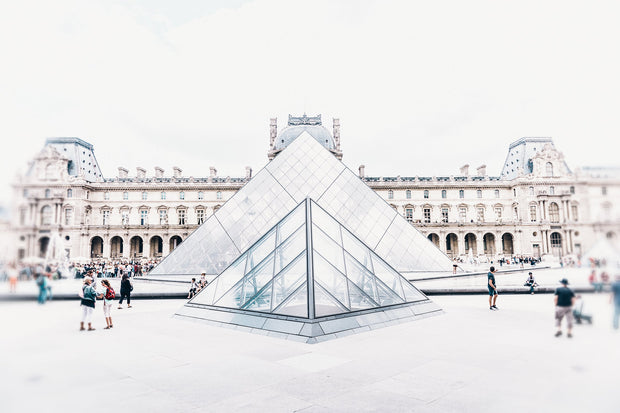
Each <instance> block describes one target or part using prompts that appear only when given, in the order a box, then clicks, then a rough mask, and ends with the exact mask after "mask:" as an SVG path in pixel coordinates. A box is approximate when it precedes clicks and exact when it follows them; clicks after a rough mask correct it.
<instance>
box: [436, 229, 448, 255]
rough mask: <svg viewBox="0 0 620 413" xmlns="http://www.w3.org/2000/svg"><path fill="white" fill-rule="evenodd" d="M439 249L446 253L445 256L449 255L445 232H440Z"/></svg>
mask: <svg viewBox="0 0 620 413" xmlns="http://www.w3.org/2000/svg"><path fill="white" fill-rule="evenodd" d="M437 235H439V249H440V250H441V251H442V252H444V253H445V254H447V253H448V250H447V249H446V233H445V232H443V231H439V234H437Z"/></svg>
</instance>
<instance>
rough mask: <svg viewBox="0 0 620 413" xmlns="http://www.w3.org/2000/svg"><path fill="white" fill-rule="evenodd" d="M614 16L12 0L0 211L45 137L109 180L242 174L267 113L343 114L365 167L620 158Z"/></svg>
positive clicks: (413, 168)
mask: <svg viewBox="0 0 620 413" xmlns="http://www.w3.org/2000/svg"><path fill="white" fill-rule="evenodd" d="M619 21H620V2H617V1H609V2H605V1H596V2H586V1H583V2H571V1H557V2H546V1H541V0H537V1H531V2H529V1H518V2H512V1H511V2H508V1H474V0H470V1H460V0H459V1H402V2H396V1H395V2H390V1H366V2H364V1H342V2H338V1H320V0H314V1H291V0H255V1H223V0H222V1H207V0H205V1H199V0H196V1H193V0H192V1H190V0H185V1H182V0H175V1H163V0H157V1H155V0H133V1H132V0H127V1H121V0H117V1H83V0H79V1H69V0H55V1H23V0H20V1H11V2H2V4H1V5H0V57H1V64H0V136H1V137H2V142H3V153H4V157H3V160H2V162H1V163H0V176H1V177H2V181H1V182H0V184H1V185H0V194H2V198H1V199H2V202H0V203H6V201H7V196H8V188H9V182H10V181H11V180H12V178H13V177H14V175H15V171H16V170H17V169H19V168H21V169H25V167H26V163H27V161H28V160H29V159H31V158H32V157H33V156H34V155H35V154H36V153H37V152H38V151H40V150H41V149H42V147H43V145H44V141H45V138H47V137H60V136H63V137H67V136H75V137H80V138H82V139H84V140H86V141H88V142H90V143H92V144H93V145H94V146H95V154H96V156H97V159H98V161H99V164H100V165H101V167H102V170H103V174H104V176H106V177H114V176H116V174H117V167H119V166H124V167H126V168H127V169H129V170H130V175H135V168H136V166H142V167H145V168H147V170H148V173H149V174H153V167H154V166H156V165H157V166H161V167H163V168H164V169H165V170H166V174H167V175H170V174H171V173H172V166H179V167H181V168H182V169H183V171H184V174H185V175H188V176H189V175H193V176H208V173H209V171H208V167H209V166H210V165H213V166H215V167H216V168H217V169H218V172H219V174H220V175H223V176H226V175H231V176H243V175H244V167H245V166H246V165H248V166H251V167H252V168H253V169H254V170H255V171H257V170H259V169H260V168H261V167H262V166H264V165H265V163H266V162H267V156H266V153H267V150H268V143H269V118H270V117H273V116H277V117H278V121H279V128H280V129H282V128H283V127H284V126H285V124H286V123H285V122H286V117H287V115H288V114H289V113H292V114H297V115H299V114H302V113H303V112H304V111H305V112H306V113H307V114H309V115H315V114H319V113H320V114H322V115H323V119H324V124H326V126H327V127H328V128H329V129H330V130H331V118H332V117H339V118H340V119H341V124H342V129H341V136H342V150H343V152H344V159H343V161H344V162H345V163H346V164H347V165H348V166H349V167H351V168H352V169H354V170H357V167H358V165H360V164H362V163H364V164H365V165H366V173H367V175H371V176H390V175H391V176H396V175H402V176H415V175H450V174H456V173H457V172H458V168H459V167H460V166H461V165H463V164H465V163H469V164H470V165H471V167H472V168H475V167H477V166H479V165H481V164H486V165H487V166H488V169H487V170H488V173H489V174H491V175H499V173H500V170H501V165H502V163H503V161H504V159H505V156H506V152H507V149H508V145H509V144H510V143H511V142H513V141H514V140H516V139H519V138H521V137H524V136H545V137H546V136H550V137H553V138H554V141H555V144H556V147H557V148H558V149H560V150H561V151H562V152H563V153H564V154H565V157H566V160H567V162H568V164H569V166H571V167H573V168H574V167H576V166H583V165H591V166H606V165H607V166H615V165H619V164H620V161H618V151H617V149H619V145H618V143H617V142H618V139H619V137H620V122H619V119H618V116H619V114H620V45H619V43H620V25H619V24H618V22H619ZM610 145H612V148H613V149H616V150H609V146H610Z"/></svg>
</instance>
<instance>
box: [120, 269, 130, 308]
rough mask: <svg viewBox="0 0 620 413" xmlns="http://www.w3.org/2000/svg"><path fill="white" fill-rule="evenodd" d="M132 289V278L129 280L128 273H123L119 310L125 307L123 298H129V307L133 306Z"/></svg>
mask: <svg viewBox="0 0 620 413" xmlns="http://www.w3.org/2000/svg"><path fill="white" fill-rule="evenodd" d="M131 290H133V286H132V285H131V280H129V276H128V275H127V274H123V278H122V279H121V300H120V301H119V302H118V309H119V310H120V309H121V308H123V307H122V305H123V298H127V308H131Z"/></svg>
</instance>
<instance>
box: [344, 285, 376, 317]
mask: <svg viewBox="0 0 620 413" xmlns="http://www.w3.org/2000/svg"><path fill="white" fill-rule="evenodd" d="M349 300H350V302H351V311H356V310H366V309H368V308H374V307H379V304H377V303H376V302H375V301H374V300H373V299H372V298H370V297H369V296H368V295H367V294H366V293H364V292H363V291H362V290H360V289H359V288H357V286H356V285H355V284H353V283H352V282H351V281H349Z"/></svg>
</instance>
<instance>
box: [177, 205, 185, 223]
mask: <svg viewBox="0 0 620 413" xmlns="http://www.w3.org/2000/svg"><path fill="white" fill-rule="evenodd" d="M177 213H178V214H179V225H185V210H184V209H180V210H179V211H177Z"/></svg>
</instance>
